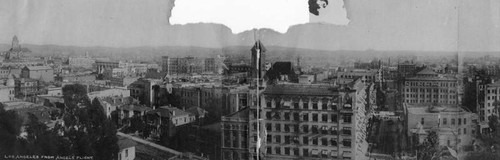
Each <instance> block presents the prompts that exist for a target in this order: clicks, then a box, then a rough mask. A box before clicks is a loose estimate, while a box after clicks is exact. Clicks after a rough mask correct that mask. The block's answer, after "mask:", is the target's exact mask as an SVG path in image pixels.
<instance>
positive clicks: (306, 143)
mask: <svg viewBox="0 0 500 160" xmlns="http://www.w3.org/2000/svg"><path fill="white" fill-rule="evenodd" d="M302 144H304V145H309V138H308V137H305V136H304V137H302Z"/></svg>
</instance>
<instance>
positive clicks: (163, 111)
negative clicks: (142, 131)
mask: <svg viewBox="0 0 500 160" xmlns="http://www.w3.org/2000/svg"><path fill="white" fill-rule="evenodd" d="M148 114H157V115H158V116H160V117H178V116H184V115H189V114H190V113H188V112H186V111H183V110H180V109H178V108H175V107H169V106H162V107H159V108H157V109H155V110H151V111H149V112H148Z"/></svg>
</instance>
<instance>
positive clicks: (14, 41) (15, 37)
mask: <svg viewBox="0 0 500 160" xmlns="http://www.w3.org/2000/svg"><path fill="white" fill-rule="evenodd" d="M16 48H21V46H20V45H19V40H18V39H17V36H14V38H12V49H16Z"/></svg>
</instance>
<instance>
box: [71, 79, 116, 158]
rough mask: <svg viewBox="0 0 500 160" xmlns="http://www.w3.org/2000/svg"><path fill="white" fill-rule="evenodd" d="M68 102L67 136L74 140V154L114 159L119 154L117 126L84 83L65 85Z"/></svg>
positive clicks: (72, 141)
mask: <svg viewBox="0 0 500 160" xmlns="http://www.w3.org/2000/svg"><path fill="white" fill-rule="evenodd" d="M63 98H64V100H65V101H64V102H65V104H66V106H65V107H66V112H65V113H64V117H63V120H64V123H65V125H66V126H65V127H66V129H67V130H68V131H66V133H65V135H66V137H68V139H69V140H70V142H71V144H72V145H71V146H72V149H73V150H74V151H75V153H74V155H85V156H89V155H92V156H94V158H96V159H115V158H116V157H117V156H118V151H119V148H118V138H117V137H116V132H117V130H116V126H115V124H114V123H113V121H112V120H111V119H108V118H107V117H106V115H105V114H104V108H103V106H102V105H101V102H100V101H99V99H97V98H95V99H94V100H93V101H92V102H90V100H89V98H88V97H87V92H86V89H85V86H82V85H79V84H75V85H67V86H65V87H64V88H63Z"/></svg>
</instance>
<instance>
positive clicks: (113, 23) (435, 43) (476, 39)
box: [0, 0, 500, 51]
mask: <svg viewBox="0 0 500 160" xmlns="http://www.w3.org/2000/svg"><path fill="white" fill-rule="evenodd" d="M331 1H333V0H331ZM180 2H181V1H179V2H175V5H176V6H178V7H179V10H176V7H173V1H169V0H146V1H144V0H71V1H67V0H48V1H39V0H2V1H0V43H10V41H11V38H12V36H13V35H17V36H18V37H19V39H20V41H21V43H30V44H58V45H74V46H113V47H130V46H163V45H191V46H202V47H223V46H228V45H241V44H235V42H234V43H233V42H231V41H230V40H231V38H224V37H228V36H231V35H226V33H225V32H223V31H222V30H221V29H220V27H213V26H210V27H208V28H203V27H201V28H203V29H199V28H197V27H196V26H195V27H193V26H190V27H186V26H183V25H173V24H171V22H172V23H173V22H175V23H180V24H184V23H189V22H196V21H201V22H215V23H223V24H225V25H227V26H229V27H232V33H240V32H242V31H244V30H246V29H250V28H253V27H258V28H262V27H263V28H272V29H274V30H276V31H279V32H281V33H283V34H282V35H276V36H281V37H285V38H282V39H281V40H280V41H279V42H272V43H273V44H276V45H282V46H287V47H294V46H298V47H302V48H317V49H327V50H338V49H352V50H366V49H376V50H437V51H441V50H443V51H455V50H463V51H500V12H499V11H500V0H479V1H471V0H356V1H352V0H347V1H345V2H346V4H344V5H345V10H346V12H347V16H348V18H349V23H348V24H347V25H316V26H312V27H311V26H307V27H301V26H300V25H299V26H294V27H293V29H292V30H290V29H287V28H288V25H294V24H303V23H306V22H308V18H309V15H310V14H309V13H308V8H307V7H308V6H307V0H251V1H250V0H212V1H209V0H182V3H180ZM207 2H212V3H211V4H207ZM172 8H173V9H172ZM214 10H215V11H214ZM171 13H172V14H173V17H170V15H171ZM177 15H178V16H177ZM189 17H191V18H192V19H188V18H189ZM194 18H200V19H194ZM211 19H213V20H211ZM193 28H194V29H198V31H196V33H197V34H200V35H188V34H190V32H189V30H190V29H193ZM186 29H187V31H186ZM297 33H303V34H304V35H303V36H295V35H296V34H297ZM193 34H194V33H193ZM210 36H212V37H217V39H215V41H219V40H220V39H221V36H222V39H223V40H225V41H221V42H219V43H215V44H214V42H205V41H206V40H205V38H206V37H210ZM232 36H234V35H232ZM294 36H295V37H294ZM311 36H313V37H312V38H316V39H317V40H320V41H317V42H316V41H311ZM186 37H187V38H186ZM290 37H293V38H290ZM212 41H213V39H212ZM264 41H265V40H264Z"/></svg>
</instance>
